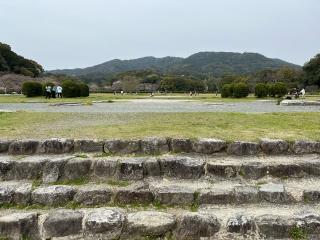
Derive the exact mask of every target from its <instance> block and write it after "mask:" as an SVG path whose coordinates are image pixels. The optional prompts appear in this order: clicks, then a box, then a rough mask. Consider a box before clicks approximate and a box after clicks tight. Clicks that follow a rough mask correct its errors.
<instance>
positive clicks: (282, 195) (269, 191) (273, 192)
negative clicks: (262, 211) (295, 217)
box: [259, 183, 292, 203]
mask: <svg viewBox="0 0 320 240" xmlns="http://www.w3.org/2000/svg"><path fill="white" fill-rule="evenodd" d="M259 196H260V198H261V199H263V200H265V201H267V202H272V203H286V202H290V201H291V200H292V199H291V197H290V196H289V194H288V193H287V192H286V191H285V188H284V186H283V185H282V184H274V183H267V184H263V185H261V186H260V189H259Z"/></svg>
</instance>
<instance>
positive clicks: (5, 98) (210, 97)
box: [0, 93, 320, 104]
mask: <svg viewBox="0 0 320 240" xmlns="http://www.w3.org/2000/svg"><path fill="white" fill-rule="evenodd" d="M153 98H155V99H183V100H193V101H203V102H248V101H256V100H258V99H257V98H255V97H254V96H253V95H250V96H249V97H247V98H241V99H238V98H221V97H220V95H217V96H216V95H215V94H200V95H197V96H192V97H190V96H189V95H188V94H176V93H175V94H167V95H160V94H159V95H157V94H156V95H155V96H154V97H153ZM130 99H150V95H149V94H137V95H136V94H127V95H123V96H122V95H121V94H117V95H113V94H111V93H94V94H91V95H90V96H89V97H87V98H62V99H50V100H47V99H45V98H44V97H34V98H27V97H25V96H23V95H0V104H1V103H28V102H39V103H58V102H80V103H91V102H93V101H121V100H130ZM265 99H271V100H272V99H273V100H275V99H274V98H265ZM306 99H308V100H316V99H320V96H319V95H314V96H307V97H306Z"/></svg>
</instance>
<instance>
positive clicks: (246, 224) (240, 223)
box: [227, 215, 255, 234]
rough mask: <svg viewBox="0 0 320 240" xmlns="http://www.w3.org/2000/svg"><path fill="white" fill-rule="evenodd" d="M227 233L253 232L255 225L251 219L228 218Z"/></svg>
mask: <svg viewBox="0 0 320 240" xmlns="http://www.w3.org/2000/svg"><path fill="white" fill-rule="evenodd" d="M227 229H228V232H232V233H241V234H246V233H248V232H249V231H254V230H255V224H254V221H253V219H252V218H251V217H246V216H243V215H240V216H234V217H231V218H229V220H228V222H227Z"/></svg>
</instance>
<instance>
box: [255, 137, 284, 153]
mask: <svg viewBox="0 0 320 240" xmlns="http://www.w3.org/2000/svg"><path fill="white" fill-rule="evenodd" d="M260 147H261V149H262V151H263V152H264V153H266V154H284V153H287V152H288V149H289V144H288V143H287V142H286V141H284V140H280V139H267V138H266V139H262V140H261V142H260Z"/></svg>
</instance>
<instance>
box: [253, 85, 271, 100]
mask: <svg viewBox="0 0 320 240" xmlns="http://www.w3.org/2000/svg"><path fill="white" fill-rule="evenodd" d="M254 95H255V96H256V97H258V98H263V97H267V96H268V86H267V85H266V84H263V83H258V84H257V85H256V87H255V89H254Z"/></svg>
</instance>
